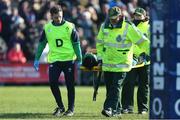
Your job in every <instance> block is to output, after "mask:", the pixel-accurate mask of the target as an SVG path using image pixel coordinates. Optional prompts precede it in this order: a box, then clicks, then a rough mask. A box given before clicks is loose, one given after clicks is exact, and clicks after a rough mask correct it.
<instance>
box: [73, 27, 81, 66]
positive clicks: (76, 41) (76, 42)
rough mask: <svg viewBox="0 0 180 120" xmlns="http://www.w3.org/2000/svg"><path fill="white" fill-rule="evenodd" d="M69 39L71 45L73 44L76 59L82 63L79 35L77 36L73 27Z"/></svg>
mask: <svg viewBox="0 0 180 120" xmlns="http://www.w3.org/2000/svg"><path fill="white" fill-rule="evenodd" d="M71 40H72V45H73V48H74V51H75V54H76V56H77V60H78V62H80V64H81V63H82V52H81V46H80V40H79V36H78V33H77V31H76V29H75V28H74V29H73V30H72V33H71Z"/></svg>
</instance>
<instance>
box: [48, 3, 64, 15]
mask: <svg viewBox="0 0 180 120" xmlns="http://www.w3.org/2000/svg"><path fill="white" fill-rule="evenodd" d="M60 11H62V8H61V6H60V5H55V6H53V7H52V8H51V9H50V13H51V14H57V13H59V12H60Z"/></svg>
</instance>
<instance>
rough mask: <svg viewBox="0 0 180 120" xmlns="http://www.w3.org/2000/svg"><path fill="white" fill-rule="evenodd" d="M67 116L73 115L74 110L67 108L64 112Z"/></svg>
mask: <svg viewBox="0 0 180 120" xmlns="http://www.w3.org/2000/svg"><path fill="white" fill-rule="evenodd" d="M64 115H65V116H73V115H74V112H73V111H72V110H67V111H66V112H65V113H64Z"/></svg>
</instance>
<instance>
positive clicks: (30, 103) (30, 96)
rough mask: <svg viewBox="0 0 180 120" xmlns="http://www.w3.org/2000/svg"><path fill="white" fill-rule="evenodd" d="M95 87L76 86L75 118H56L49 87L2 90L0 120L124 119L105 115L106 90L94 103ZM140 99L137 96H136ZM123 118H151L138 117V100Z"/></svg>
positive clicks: (101, 88)
mask: <svg viewBox="0 0 180 120" xmlns="http://www.w3.org/2000/svg"><path fill="white" fill-rule="evenodd" d="M61 92H62V97H63V101H64V104H65V105H66V108H67V95H66V94H67V91H66V88H65V87H62V86H61ZM92 94H93V88H92V87H76V101H75V114H74V116H72V117H64V116H63V117H61V118H60V117H54V116H52V112H53V110H54V108H55V107H56V104H55V101H54V98H53V96H52V94H51V91H50V89H49V87H48V86H43V87H39V86H38V87H37V86H30V87H28V86H26V87H21V86H15V87H14V86H13V87H3V86H2V87H0V119H11V120H13V119H18V120H19V119H33V120H34V119H37V120H39V119H47V120H50V119H51V120H53V119H73V120H84V119H86V120H100V119H111V120H113V119H120V118H117V117H112V118H106V117H104V116H102V115H101V110H102V106H103V102H104V98H105V88H104V87H100V88H99V94H98V96H97V101H96V102H93V101H92ZM135 97H136V95H135ZM122 119H128V120H129V119H132V120H134V119H148V115H139V114H137V105H136V99H135V113H134V114H125V115H122Z"/></svg>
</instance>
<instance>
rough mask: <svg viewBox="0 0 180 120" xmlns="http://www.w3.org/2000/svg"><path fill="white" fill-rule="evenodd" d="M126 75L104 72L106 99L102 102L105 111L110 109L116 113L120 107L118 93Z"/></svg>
mask: <svg viewBox="0 0 180 120" xmlns="http://www.w3.org/2000/svg"><path fill="white" fill-rule="evenodd" d="M125 76H126V73H124V72H106V71H105V72H104V80H105V84H106V99H105V102H104V108H103V109H105V110H107V109H111V110H113V111H115V112H116V111H117V109H119V108H118V107H120V106H119V105H120V103H119V101H120V91H121V85H122V83H123V80H124V79H125Z"/></svg>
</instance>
